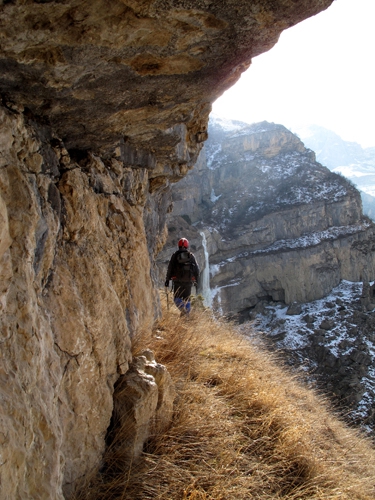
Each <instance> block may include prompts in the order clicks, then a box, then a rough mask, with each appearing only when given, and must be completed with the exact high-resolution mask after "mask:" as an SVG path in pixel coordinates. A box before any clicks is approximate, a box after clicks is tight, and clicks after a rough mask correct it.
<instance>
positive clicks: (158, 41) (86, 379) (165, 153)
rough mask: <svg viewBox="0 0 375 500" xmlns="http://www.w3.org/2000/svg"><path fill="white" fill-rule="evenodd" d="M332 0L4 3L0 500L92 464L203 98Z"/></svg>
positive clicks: (202, 120)
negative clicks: (295, 25)
mask: <svg viewBox="0 0 375 500" xmlns="http://www.w3.org/2000/svg"><path fill="white" fill-rule="evenodd" d="M330 3H331V0H315V1H311V0H303V1H300V2H298V3H297V2H295V1H292V0H283V1H281V0H280V1H276V2H271V3H269V4H264V2H260V1H251V2H249V1H241V0H236V1H235V2H230V3H227V2H224V3H223V2H214V3H212V2H209V1H207V0H202V1H198V2H191V1H187V0H182V1H180V2H178V3H177V2H173V3H172V2H164V1H161V0H155V1H141V2H138V1H137V2H133V1H132V0H129V1H126V0H125V1H111V2H105V1H96V0H94V1H91V0H90V1H83V2H82V1H78V0H76V1H74V0H71V1H69V0H67V1H56V2H51V1H31V0H23V1H21V0H12V1H5V0H4V1H3V2H1V5H0V37H1V44H0V93H1V110H0V238H1V240H0V310H1V324H0V327H1V329H0V334H1V368H0V370H1V371H0V373H1V397H2V404H1V410H0V425H1V430H0V440H1V444H2V450H1V453H2V456H1V464H2V466H1V468H0V475H1V478H0V484H1V493H0V496H1V498H4V499H5V498H6V499H8V498H9V499H13V498H22V499H24V498H38V499H51V498H56V499H62V498H63V496H65V497H66V498H68V497H70V496H71V495H72V492H73V490H74V487H75V485H76V484H77V483H78V482H79V480H80V478H82V477H83V476H84V475H85V474H86V473H88V472H89V471H90V470H91V469H92V468H96V467H98V465H99V464H100V460H101V456H102V452H103V449H104V437H105V435H106V431H107V428H108V425H109V422H110V419H111V415H112V406H113V390H114V384H115V382H116V380H117V379H118V377H119V376H120V375H121V374H124V373H126V372H127V370H128V366H129V363H130V362H131V353H130V343H131V337H132V336H133V335H135V334H136V333H137V331H139V330H140V329H147V328H149V326H150V325H151V323H152V321H153V320H154V318H155V317H156V316H157V314H158V300H157V296H156V293H155V265H154V260H155V256H156V255H157V253H158V252H159V251H160V249H161V248H162V247H163V244H164V241H165V235H166V231H165V217H166V214H167V212H168V210H170V192H169V190H170V184H171V183H173V182H175V181H177V180H178V179H180V178H182V177H183V176H184V175H186V173H187V172H188V170H189V169H190V168H191V167H192V166H193V164H194V163H195V161H196V158H197V156H198V154H199V152H200V150H201V147H202V144H203V141H204V140H205V139H206V137H207V118H208V114H209V111H210V107H211V102H212V100H214V99H215V98H216V97H217V96H218V95H220V94H221V93H222V92H223V91H224V90H225V89H226V88H228V87H229V86H230V85H232V84H233V83H234V82H235V81H236V80H237V79H238V77H239V75H240V73H241V72H242V71H243V70H244V69H245V68H247V67H248V66H249V64H250V61H251V57H253V56H255V55H257V54H259V53H261V52H263V51H265V50H268V49H269V48H271V47H272V45H273V44H274V43H276V41H277V39H278V36H279V34H280V32H281V31H282V30H283V29H285V28H287V27H289V26H291V25H293V24H295V23H297V22H299V21H301V20H302V19H304V18H306V17H308V16H310V15H314V14H316V13H317V12H319V11H320V10H322V9H324V8H326V7H327V6H329V4H330Z"/></svg>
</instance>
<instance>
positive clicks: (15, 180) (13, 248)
mask: <svg viewBox="0 0 375 500" xmlns="http://www.w3.org/2000/svg"><path fill="white" fill-rule="evenodd" d="M45 134H46V131H43V130H41V129H38V128H32V127H31V126H30V125H27V124H26V123H25V121H24V120H23V118H22V116H21V115H16V114H13V113H10V112H9V111H8V110H4V109H2V110H1V130H0V137H1V145H2V148H1V151H2V154H1V170H0V185H1V204H0V206H1V222H2V225H1V230H2V233H1V246H0V248H1V255H0V258H1V263H2V266H1V280H0V282H1V299H0V304H1V306H0V307H1V366H2V368H1V373H2V382H3V383H2V390H3V391H4V392H2V412H1V416H0V421H1V428H2V430H1V434H0V435H1V436H2V443H3V447H2V449H3V451H2V462H3V466H2V468H1V478H2V480H1V485H2V498H50V495H51V491H53V492H54V495H56V496H55V497H56V498H62V491H61V487H62V484H63V483H64V484H65V485H66V487H67V485H69V484H70V483H74V482H75V481H76V480H77V479H78V477H80V476H81V475H82V474H84V473H85V472H87V471H89V470H90V469H92V468H93V467H94V466H97V464H98V458H99V457H100V455H101V453H102V452H103V449H104V436H105V433H106V429H107V427H108V425H109V422H110V418H111V414H112V406H113V403H112V401H113V385H114V383H115V381H116V380H117V378H118V376H119V374H123V373H125V372H126V371H127V370H128V364H129V361H130V359H131V354H130V342H131V339H130V337H131V334H133V333H134V332H136V331H137V330H138V329H142V328H148V327H150V326H151V324H152V322H153V320H154V318H155V314H156V312H157V300H156V291H155V289H154V287H153V283H152V279H151V273H150V255H149V245H148V243H147V238H146V232H145V225H144V207H145V205H146V202H147V203H148V204H149V205H152V203H154V204H155V203H156V202H155V199H154V198H155V196H154V195H153V194H150V193H149V188H148V186H149V181H148V175H147V171H146V170H145V169H143V170H142V169H138V170H132V169H130V168H125V167H124V165H123V163H122V162H119V161H117V160H116V159H115V158H114V159H112V160H111V161H110V162H108V163H106V164H105V163H103V161H102V160H101V159H100V158H99V157H97V156H95V155H89V156H88V157H87V158H86V159H85V160H84V161H83V162H82V163H81V165H78V164H77V163H75V162H74V161H72V160H71V159H70V157H69V154H68V152H67V151H66V150H65V149H64V147H63V146H62V144H61V142H59V141H58V140H57V139H54V138H51V137H48V136H46V135H45ZM51 141H52V143H54V144H55V146H54V147H51V146H49V145H48V144H50V143H51ZM158 196H159V197H160V196H161V197H162V195H161V194H160V193H158ZM163 227H164V224H163ZM159 236H160V235H159ZM161 240H162V238H161ZM159 244H160V243H159ZM28 478H33V479H32V480H30V479H28ZM42 478H43V480H42Z"/></svg>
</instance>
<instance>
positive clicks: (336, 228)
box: [161, 119, 375, 314]
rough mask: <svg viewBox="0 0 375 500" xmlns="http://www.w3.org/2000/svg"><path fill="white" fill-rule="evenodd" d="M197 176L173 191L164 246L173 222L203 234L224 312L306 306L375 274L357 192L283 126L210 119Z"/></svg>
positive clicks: (370, 228)
mask: <svg viewBox="0 0 375 500" xmlns="http://www.w3.org/2000/svg"><path fill="white" fill-rule="evenodd" d="M197 167H198V168H196V169H195V170H194V171H192V172H190V173H189V174H188V175H187V176H186V178H185V179H184V180H183V181H182V182H181V183H179V184H178V185H176V186H175V188H174V191H173V198H174V209H173V212H172V214H170V216H169V217H170V222H169V226H170V227H171V228H172V231H170V234H171V236H170V246H172V244H173V238H175V239H176V237H175V231H174V228H175V226H176V224H175V220H176V219H174V217H180V219H179V221H180V222H181V217H183V218H185V221H186V220H188V221H190V222H191V223H192V226H191V227H192V228H194V229H195V230H196V231H197V232H199V231H203V232H204V233H205V237H206V240H207V247H208V253H209V271H210V287H211V293H212V297H213V303H214V307H216V308H217V309H219V310H220V311H222V312H224V313H225V314H238V313H245V311H247V310H251V308H253V307H254V306H255V305H256V304H257V303H258V302H259V301H262V300H264V299H267V298H268V299H271V300H278V301H283V302H285V303H286V304H291V303H292V302H295V301H297V302H307V301H311V300H314V299H317V298H321V297H324V296H325V295H327V294H328V293H329V292H330V291H331V290H332V289H333V288H334V287H335V286H337V285H338V284H339V282H340V281H341V280H342V279H346V280H349V281H359V280H361V279H362V278H365V277H366V279H367V277H370V276H373V275H374V270H375V268H374V265H375V259H374V253H373V248H374V244H375V239H374V225H373V224H372V222H371V221H370V220H368V219H367V218H365V217H364V216H363V214H362V204H361V198H360V194H359V192H358V191H357V190H356V189H355V187H354V186H353V185H351V184H350V183H349V182H347V181H346V180H345V179H344V178H343V177H341V176H339V175H336V174H333V173H332V172H330V171H329V170H328V169H327V168H326V167H324V166H322V165H320V164H319V163H318V162H316V160H315V154H314V153H313V152H312V151H311V150H308V149H306V148H305V147H304V145H303V143H302V142H301V141H300V140H299V139H298V137H296V136H295V135H294V134H292V133H291V132H290V131H289V130H287V129H286V128H285V127H283V126H281V125H275V124H269V123H266V122H263V123H259V124H254V125H250V126H249V125H246V124H244V123H239V122H235V123H233V122H231V123H229V124H228V123H226V122H223V121H221V120H217V119H216V120H215V119H214V120H212V121H211V122H210V128H209V139H208V141H207V143H206V145H205V148H204V151H203V154H202V155H201V157H200V162H198V165H197ZM191 207H194V208H192V210H190V208H191ZM170 249H171V248H170V247H169V248H168V250H169V251H170ZM164 254H165V255H166V254H167V249H165V250H163V253H162V254H161V258H162V257H163V256H164Z"/></svg>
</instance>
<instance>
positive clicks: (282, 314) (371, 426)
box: [240, 280, 375, 435]
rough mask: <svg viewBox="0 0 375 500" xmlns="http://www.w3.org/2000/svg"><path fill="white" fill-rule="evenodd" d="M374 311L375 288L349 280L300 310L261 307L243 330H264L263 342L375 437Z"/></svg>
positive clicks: (301, 306)
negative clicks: (264, 340) (265, 340)
mask: <svg viewBox="0 0 375 500" xmlns="http://www.w3.org/2000/svg"><path fill="white" fill-rule="evenodd" d="M374 307H375V296H374V285H372V286H370V285H369V284H368V283H367V282H365V283H363V284H362V283H360V282H357V283H355V282H349V281H345V280H343V281H342V282H341V283H340V284H339V286H338V287H336V288H335V289H334V290H333V291H332V292H331V293H330V294H329V295H328V296H326V297H324V298H323V299H320V300H317V301H313V302H309V303H306V304H298V307H296V306H295V305H294V304H293V305H292V306H291V307H289V308H287V307H285V305H283V304H280V303H278V304H277V303H270V302H267V303H263V304H262V303H259V304H257V306H256V307H255V308H254V311H253V314H252V316H253V319H254V321H252V322H251V323H244V324H242V325H241V327H240V328H241V330H242V332H243V333H244V334H250V335H254V328H255V330H258V333H256V335H257V341H259V338H263V339H264V338H266V339H267V340H268V342H267V344H268V345H270V347H271V349H274V348H275V347H276V349H277V351H278V353H280V352H282V358H283V359H284V360H285V361H286V362H287V363H288V364H289V365H291V366H292V367H293V368H294V369H295V370H296V372H297V374H298V376H300V377H302V378H304V379H305V381H307V382H308V383H312V382H313V383H314V384H316V383H317V384H318V385H319V387H320V388H321V389H323V390H324V392H325V393H326V394H328V395H329V396H331V397H333V399H334V401H335V405H336V407H337V406H338V405H340V406H341V407H343V409H344V416H345V418H349V419H350V420H351V421H352V422H353V421H354V422H355V423H356V424H359V425H360V426H361V427H362V428H363V429H364V430H365V431H366V432H368V433H371V434H372V435H374V430H375V407H374V396H375V370H374V353H375V335H374V326H375V315H374V313H373V310H374ZM250 325H251V326H250ZM249 326H250V328H249ZM269 340H272V343H269Z"/></svg>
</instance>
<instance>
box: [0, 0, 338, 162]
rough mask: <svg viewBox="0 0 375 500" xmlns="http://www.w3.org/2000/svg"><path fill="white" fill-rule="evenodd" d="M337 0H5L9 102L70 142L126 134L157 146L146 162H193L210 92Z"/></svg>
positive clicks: (113, 142)
mask: <svg viewBox="0 0 375 500" xmlns="http://www.w3.org/2000/svg"><path fill="white" fill-rule="evenodd" d="M331 3H332V0H314V1H311V0H301V1H299V2H295V0H277V1H266V2H264V1H245V0H236V1H235V2H228V1H226V2H212V1H210V0H199V1H194V2H193V1H191V0H179V1H165V0H143V1H134V0H113V1H111V2H107V1H105V0H90V1H83V2H82V1H79V0H57V1H49V0H35V1H32V0H23V1H20V0H12V1H3V2H2V5H1V6H0V36H1V40H2V42H1V50H0V69H1V72H0V91H1V93H2V98H3V102H4V103H5V104H6V105H7V106H8V107H10V108H12V109H16V110H20V109H21V110H22V109H23V108H26V109H27V110H28V112H29V113H30V114H31V115H32V116H33V117H35V118H36V119H37V120H41V119H42V120H44V121H47V122H48V123H49V124H50V125H51V126H52V128H53V129H54V130H55V131H56V134H57V135H58V136H59V137H60V138H62V139H63V141H64V143H65V145H66V147H67V148H68V149H79V150H88V149H91V150H95V151H98V152H100V153H102V154H104V155H105V154H107V155H111V154H112V153H113V151H114V150H115V148H116V147H117V146H118V145H119V143H120V141H124V142H125V143H126V147H127V150H128V151H129V150H132V149H134V148H135V149H136V150H137V151H138V150H141V151H145V152H147V154H148V155H154V160H153V162H152V167H150V166H149V168H150V169H154V168H155V165H156V163H157V162H158V163H162V164H168V163H169V164H175V165H178V164H185V165H188V166H192V165H193V164H194V162H195V161H196V158H197V155H198V153H199V151H200V149H201V144H202V142H203V141H204V140H205V139H206V137H207V119H208V115H209V112H210V109H211V103H212V102H213V101H214V100H215V99H216V98H217V97H218V96H220V95H221V94H222V93H223V92H224V91H225V90H226V89H227V88H229V87H230V86H231V85H232V84H233V83H235V81H236V80H237V79H238V78H239V76H240V74H241V73H242V72H243V71H244V70H245V69H246V68H247V67H248V66H249V65H250V62H251V58H252V57H254V56H256V55H258V54H260V53H262V52H264V51H266V50H268V49H270V48H271V47H272V46H273V45H274V44H275V43H276V42H277V40H278V37H279V35H280V33H281V32H282V30H284V29H286V28H288V27H290V26H292V25H293V24H296V23H298V22H300V21H301V20H303V19H305V18H307V17H309V16H312V15H315V14H316V13H318V12H319V11H321V10H323V9H325V8H327V7H328V6H329V5H330V4H331ZM132 154H133V156H134V154H135V153H132ZM138 156H139V155H138ZM135 166H137V165H135Z"/></svg>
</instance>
